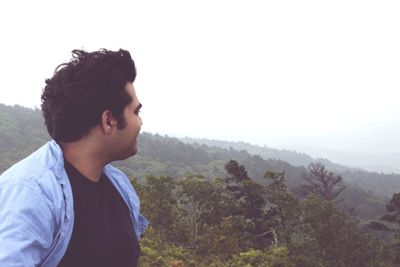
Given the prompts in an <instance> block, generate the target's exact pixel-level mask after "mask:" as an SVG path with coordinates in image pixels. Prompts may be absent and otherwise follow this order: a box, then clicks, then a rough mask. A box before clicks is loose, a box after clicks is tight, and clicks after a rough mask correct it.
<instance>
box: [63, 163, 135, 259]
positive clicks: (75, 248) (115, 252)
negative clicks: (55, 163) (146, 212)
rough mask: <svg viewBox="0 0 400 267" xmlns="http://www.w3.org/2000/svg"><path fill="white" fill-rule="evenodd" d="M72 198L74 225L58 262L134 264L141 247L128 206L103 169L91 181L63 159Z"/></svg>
mask: <svg viewBox="0 0 400 267" xmlns="http://www.w3.org/2000/svg"><path fill="white" fill-rule="evenodd" d="M65 170H66V172H67V174H68V178H69V181H70V183H71V187H72V194H73V198H74V217H75V219H74V228H73V231H72V236H71V240H70V242H69V244H68V248H67V251H66V253H65V255H64V257H63V258H62V260H61V262H60V264H59V265H58V266H74V267H79V266H85V267H91V266H96V267H99V266H100V267H101V266H112V267H114V266H115V267H119V266H121V267H122V266H129V267H132V266H136V265H137V262H138V259H139V255H140V247H139V242H138V240H137V238H136V235H135V231H134V226H133V223H132V220H131V217H130V214H129V209H128V206H127V205H126V203H125V201H124V200H123V199H122V197H121V196H120V194H119V193H118V191H117V190H116V189H115V187H114V186H113V185H112V183H111V182H110V180H109V179H108V178H107V176H106V175H105V174H104V173H103V174H102V175H101V177H100V180H99V181H98V182H93V181H90V180H89V179H88V178H87V177H85V176H83V175H82V174H81V173H80V172H79V171H78V170H77V169H76V168H75V167H74V166H72V165H71V164H70V163H68V162H67V161H65Z"/></svg>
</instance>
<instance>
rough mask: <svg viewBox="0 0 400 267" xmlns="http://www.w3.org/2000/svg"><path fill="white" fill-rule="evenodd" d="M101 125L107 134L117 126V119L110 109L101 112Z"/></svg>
mask: <svg viewBox="0 0 400 267" xmlns="http://www.w3.org/2000/svg"><path fill="white" fill-rule="evenodd" d="M101 127H102V129H103V131H104V133H106V134H111V133H112V132H113V131H114V130H115V128H116V127H117V120H116V119H115V118H114V116H113V114H112V112H111V111H109V110H105V111H104V112H103V113H102V114H101Z"/></svg>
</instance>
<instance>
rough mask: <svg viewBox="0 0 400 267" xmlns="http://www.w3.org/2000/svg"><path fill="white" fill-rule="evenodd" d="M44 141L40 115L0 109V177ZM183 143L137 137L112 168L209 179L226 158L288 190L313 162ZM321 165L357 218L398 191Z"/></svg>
mask: <svg viewBox="0 0 400 267" xmlns="http://www.w3.org/2000/svg"><path fill="white" fill-rule="evenodd" d="M48 140H49V136H48V134H47V132H46V129H45V126H44V123H43V118H42V116H41V112H40V110H37V109H36V110H33V109H28V108H23V107H20V106H13V107H11V106H6V105H2V104H0V146H1V150H0V173H1V172H3V171H4V170H5V169H7V168H8V167H9V166H11V165H12V164H13V163H15V162H17V161H18V160H20V159H22V158H24V157H25V156H27V155H29V154H30V153H31V152H32V151H34V150H35V149H37V148H38V147H40V146H41V145H43V144H44V143H46V142H47V141H48ZM184 141H185V142H183V141H182V140H179V139H177V138H173V137H168V136H161V135H157V134H150V133H141V134H140V136H139V142H138V144H139V152H138V154H137V155H136V156H135V157H132V158H130V159H127V160H125V161H119V162H116V163H115V165H117V166H118V167H119V168H121V169H122V170H123V171H125V172H126V173H127V174H128V175H129V176H132V177H136V178H138V179H139V181H141V180H143V178H144V177H146V176H150V175H154V176H161V175H163V176H171V177H181V176H186V175H203V176H205V177H210V178H211V177H226V176H227V174H226V172H225V169H224V165H225V163H226V162H227V161H229V160H230V159H234V160H236V161H238V162H239V163H240V164H243V165H244V166H245V167H246V169H247V170H248V174H249V176H250V177H252V178H254V179H256V180H258V181H259V182H261V183H264V184H265V183H266V180H265V178H263V176H264V173H265V172H266V171H267V170H271V171H279V172H285V178H286V180H287V184H288V186H289V188H290V189H292V190H294V189H296V188H297V187H298V186H299V185H301V184H302V183H304V181H303V179H302V174H303V173H306V172H307V168H306V167H305V166H307V165H308V164H309V163H310V162H311V161H313V160H314V159H312V158H311V157H310V156H308V155H306V154H304V153H297V152H291V151H279V150H276V149H270V148H267V147H264V148H262V147H256V146H253V145H249V144H246V143H238V144H235V143H229V142H224V141H210V142H212V143H207V144H206V143H201V142H200V141H199V140H197V141H196V142H190V140H189V139H185V140H184ZM192 141H193V140H192ZM218 144H220V145H219V146H218ZM267 155H269V157H268V156H267ZM321 161H323V164H325V165H326V167H327V168H328V169H332V170H334V171H335V172H337V173H340V174H341V175H342V176H343V178H344V180H345V182H346V186H347V188H346V189H345V190H344V191H343V193H342V195H341V197H342V198H343V199H344V200H345V203H346V205H347V206H349V207H353V208H354V209H355V210H356V212H357V214H358V215H359V216H360V217H361V218H374V217H376V216H378V215H381V214H382V213H383V211H384V206H385V204H386V202H387V201H388V200H387V199H385V197H387V198H389V197H391V193H389V192H394V191H395V190H398V191H399V192H400V179H399V178H400V177H399V176H393V177H391V176H386V175H381V174H376V173H368V172H365V171H361V170H355V169H350V168H346V167H345V166H341V165H337V164H334V163H331V162H329V161H327V160H321ZM396 179H397V180H396ZM370 189H373V190H370Z"/></svg>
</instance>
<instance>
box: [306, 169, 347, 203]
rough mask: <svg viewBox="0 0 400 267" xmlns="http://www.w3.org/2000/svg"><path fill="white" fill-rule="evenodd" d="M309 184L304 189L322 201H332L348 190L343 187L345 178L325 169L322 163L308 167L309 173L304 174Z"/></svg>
mask: <svg viewBox="0 0 400 267" xmlns="http://www.w3.org/2000/svg"><path fill="white" fill-rule="evenodd" d="M303 178H304V180H306V182H307V184H306V185H304V186H303V187H304V188H305V189H306V190H307V191H308V192H309V193H312V194H314V195H316V196H318V197H319V198H321V199H322V200H327V201H332V200H334V199H336V198H337V196H338V195H339V194H340V193H341V192H342V191H343V190H344V189H345V188H346V187H345V186H344V185H343V178H342V177H341V176H340V175H336V174H334V173H333V172H331V171H328V170H326V169H325V166H324V165H323V164H322V163H320V162H317V163H311V164H310V165H309V166H308V173H307V174H303Z"/></svg>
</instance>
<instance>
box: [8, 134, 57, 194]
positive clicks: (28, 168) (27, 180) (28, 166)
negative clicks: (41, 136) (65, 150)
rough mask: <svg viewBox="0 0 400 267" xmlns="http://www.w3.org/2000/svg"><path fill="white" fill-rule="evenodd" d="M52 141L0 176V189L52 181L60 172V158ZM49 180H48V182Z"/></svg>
mask: <svg viewBox="0 0 400 267" xmlns="http://www.w3.org/2000/svg"><path fill="white" fill-rule="evenodd" d="M53 142H54V141H50V142H48V143H46V144H45V145H43V146H42V147H40V148H39V149H37V150H36V151H35V152H33V153H32V154H31V155H29V156H27V157H26V158H24V159H22V160H21V161H19V162H17V163H15V164H14V165H13V166H11V167H10V168H9V169H7V170H6V171H5V172H4V173H2V174H1V175H0V188H1V187H2V186H5V185H10V184H18V185H25V186H36V185H37V184H43V183H48V182H54V181H52V180H53V178H54V176H57V173H58V172H60V170H59V168H57V167H58V165H59V161H60V156H59V155H58V153H57V151H54V150H55V147H54V146H55V145H54V143H53ZM49 178H50V180H49Z"/></svg>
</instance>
